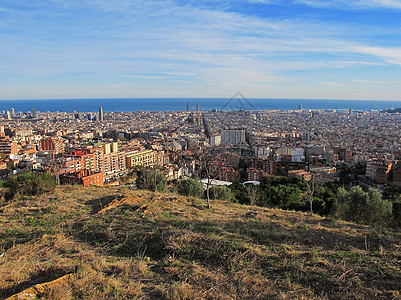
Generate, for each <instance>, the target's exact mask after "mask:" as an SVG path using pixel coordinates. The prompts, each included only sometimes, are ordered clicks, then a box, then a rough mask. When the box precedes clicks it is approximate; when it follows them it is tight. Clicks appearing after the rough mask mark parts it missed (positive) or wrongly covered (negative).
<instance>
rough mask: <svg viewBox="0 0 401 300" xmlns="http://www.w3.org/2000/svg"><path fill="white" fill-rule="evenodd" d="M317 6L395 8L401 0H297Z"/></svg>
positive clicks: (297, 0)
mask: <svg viewBox="0 0 401 300" xmlns="http://www.w3.org/2000/svg"><path fill="white" fill-rule="evenodd" d="M295 2H298V3H303V4H306V5H309V6H315V7H335V8H339V9H349V8H353V9H371V8H380V7H381V8H393V9H401V1H400V0H331V1H327V0H295Z"/></svg>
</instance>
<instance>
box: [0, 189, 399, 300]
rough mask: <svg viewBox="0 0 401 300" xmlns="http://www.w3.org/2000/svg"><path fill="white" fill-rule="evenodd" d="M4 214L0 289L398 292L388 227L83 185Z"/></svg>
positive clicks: (393, 234)
mask: <svg viewBox="0 0 401 300" xmlns="http://www.w3.org/2000/svg"><path fill="white" fill-rule="evenodd" d="M0 224H1V226H0V256H1V257H0V298H1V299H3V298H8V297H11V299H21V298H18V297H20V296H21V295H22V294H23V296H24V297H25V298H23V299H35V297H36V299H37V298H40V299H42V298H43V299H70V298H71V299H102V298H110V299H138V298H139V299H267V298H271V299H378V298H382V299H400V298H401V296H400V292H399V291H401V233H400V232H399V231H393V230H391V229H385V230H377V229H373V228H370V227H366V226H361V225H355V224H351V223H346V222H338V221H335V220H331V219H326V218H322V217H319V216H312V217H311V216H309V215H308V214H303V213H297V212H288V211H282V210H273V209H264V208H257V207H249V206H241V205H237V204H233V203H228V202H219V201H214V202H213V203H212V208H211V209H210V210H208V209H206V208H205V206H204V203H203V202H202V201H201V200H198V199H190V198H184V197H179V196H176V195H173V194H154V193H150V192H144V191H136V192H129V191H127V190H124V189H103V188H83V187H57V189H56V190H54V191H53V192H51V193H48V194H45V195H42V196H40V197H34V198H25V199H21V200H17V201H15V202H13V203H11V204H9V205H7V206H3V207H1V208H0ZM18 293H20V294H18ZM30 296H31V298H29V297H30Z"/></svg>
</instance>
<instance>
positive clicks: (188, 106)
mask: <svg viewBox="0 0 401 300" xmlns="http://www.w3.org/2000/svg"><path fill="white" fill-rule="evenodd" d="M187 111H189V102H187Z"/></svg>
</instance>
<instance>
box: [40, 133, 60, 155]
mask: <svg viewBox="0 0 401 300" xmlns="http://www.w3.org/2000/svg"><path fill="white" fill-rule="evenodd" d="M40 145H41V148H42V150H43V151H53V152H54V153H55V154H57V153H63V152H64V147H65V145H64V143H63V141H62V140H61V139H60V138H54V137H49V138H44V139H42V140H41V141H40Z"/></svg>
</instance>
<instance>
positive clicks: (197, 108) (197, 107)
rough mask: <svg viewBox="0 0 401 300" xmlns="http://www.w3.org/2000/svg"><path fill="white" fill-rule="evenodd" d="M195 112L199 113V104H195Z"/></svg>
mask: <svg viewBox="0 0 401 300" xmlns="http://www.w3.org/2000/svg"><path fill="white" fill-rule="evenodd" d="M196 111H199V102H196Z"/></svg>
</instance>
